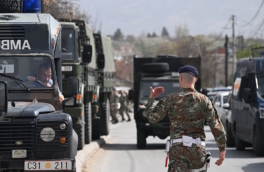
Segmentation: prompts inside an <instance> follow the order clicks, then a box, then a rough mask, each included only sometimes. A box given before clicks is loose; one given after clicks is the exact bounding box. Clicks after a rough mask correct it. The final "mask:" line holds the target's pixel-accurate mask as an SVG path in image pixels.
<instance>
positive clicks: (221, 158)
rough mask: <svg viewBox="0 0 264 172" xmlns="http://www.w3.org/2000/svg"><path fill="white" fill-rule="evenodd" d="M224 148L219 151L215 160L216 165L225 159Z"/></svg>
mask: <svg viewBox="0 0 264 172" xmlns="http://www.w3.org/2000/svg"><path fill="white" fill-rule="evenodd" d="M225 154H226V150H224V151H222V152H220V153H219V159H218V160H217V161H216V162H215V164H216V165H218V166H220V165H221V164H222V163H223V161H224V159H225Z"/></svg>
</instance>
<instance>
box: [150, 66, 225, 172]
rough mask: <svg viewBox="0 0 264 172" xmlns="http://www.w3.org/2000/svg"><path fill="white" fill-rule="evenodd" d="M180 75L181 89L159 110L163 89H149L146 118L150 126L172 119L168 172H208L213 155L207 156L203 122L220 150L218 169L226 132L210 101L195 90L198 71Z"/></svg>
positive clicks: (185, 70)
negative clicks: (157, 98)
mask: <svg viewBox="0 0 264 172" xmlns="http://www.w3.org/2000/svg"><path fill="white" fill-rule="evenodd" d="M179 73H180V78H179V82H180V87H181V88H180V89H179V90H178V91H177V92H175V93H172V94H170V95H167V96H166V97H164V98H163V99H162V100H160V101H159V102H158V104H157V105H156V106H154V105H153V103H154V101H155V98H156V97H158V96H159V95H160V94H161V93H162V92H164V88H163V87H156V88H154V89H152V87H150V96H149V100H148V103H147V107H146V111H145V112H146V117H147V118H148V120H149V122H151V123H157V122H159V121H161V120H162V119H163V118H164V117H165V116H166V115H168V116H169V118H170V140H169V141H167V143H166V151H167V155H168V154H169V169H168V171H169V172H181V171H199V172H200V171H207V168H208V167H209V166H208V164H207V160H208V158H209V157H210V155H209V154H207V153H206V152H205V132H204V121H205V120H206V121H207V123H208V124H209V126H210V128H211V131H212V133H213V135H214V138H215V141H216V142H217V146H218V148H219V152H220V153H219V159H218V160H217V161H216V162H215V164H216V165H218V166H219V165H221V164H222V163H223V161H224V159H225V154H226V132H225V130H224V127H223V125H222V122H221V121H220V119H219V116H218V114H217V111H216V110H215V108H214V107H213V105H212V103H211V101H210V99H209V98H208V97H206V96H205V95H203V94H200V93H199V92H197V91H196V90H195V88H194V85H195V82H196V81H197V78H198V71H197V69H196V68H195V67H193V66H184V67H181V68H180V69H179ZM166 160H167V159H166ZM209 161H210V160H209Z"/></svg>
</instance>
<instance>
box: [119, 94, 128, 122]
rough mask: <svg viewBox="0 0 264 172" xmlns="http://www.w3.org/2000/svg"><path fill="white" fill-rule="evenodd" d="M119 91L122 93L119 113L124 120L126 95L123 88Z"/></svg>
mask: <svg viewBox="0 0 264 172" xmlns="http://www.w3.org/2000/svg"><path fill="white" fill-rule="evenodd" d="M118 93H119V94H120V97H119V103H120V109H119V113H120V115H121V117H122V121H124V120H125V118H124V111H125V109H126V105H125V104H126V97H125V95H124V94H123V91H122V90H119V92H118Z"/></svg>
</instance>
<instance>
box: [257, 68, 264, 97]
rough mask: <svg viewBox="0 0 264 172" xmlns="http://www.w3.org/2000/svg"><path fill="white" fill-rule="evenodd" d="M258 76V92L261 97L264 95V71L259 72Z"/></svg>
mask: <svg viewBox="0 0 264 172" xmlns="http://www.w3.org/2000/svg"><path fill="white" fill-rule="evenodd" d="M257 78H258V92H259V94H260V95H261V97H264V73H260V74H257Z"/></svg>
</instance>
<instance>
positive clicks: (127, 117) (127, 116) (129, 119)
mask: <svg viewBox="0 0 264 172" xmlns="http://www.w3.org/2000/svg"><path fill="white" fill-rule="evenodd" d="M126 115H127V118H128V120H127V121H131V119H130V116H129V114H128V112H127V111H126Z"/></svg>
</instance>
